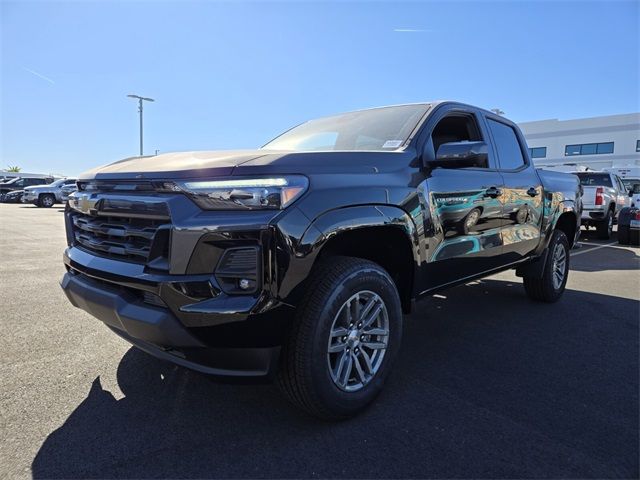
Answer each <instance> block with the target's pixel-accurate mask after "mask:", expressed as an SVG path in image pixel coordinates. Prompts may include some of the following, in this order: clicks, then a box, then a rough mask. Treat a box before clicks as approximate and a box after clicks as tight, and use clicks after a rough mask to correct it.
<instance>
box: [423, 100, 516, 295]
mask: <svg viewBox="0 0 640 480" xmlns="http://www.w3.org/2000/svg"><path fill="white" fill-rule="evenodd" d="M441 115H442V118H441V119H439V120H437V123H436V124H435V127H434V128H433V130H432V133H431V140H432V142H433V148H434V151H435V152H437V149H438V148H439V146H440V145H442V144H443V143H448V142H459V141H465V140H466V141H485V142H486V141H487V140H486V137H487V133H486V131H485V130H484V128H482V127H481V124H480V122H479V121H478V116H477V114H476V113H475V112H474V111H464V110H460V109H453V110H451V111H448V112H445V113H444V114H441ZM418 192H419V194H420V195H419V196H420V198H421V202H422V207H423V215H424V218H425V237H424V242H425V245H424V250H423V251H424V256H425V260H426V262H425V264H423V268H422V269H421V277H422V285H423V286H424V287H423V290H425V291H426V290H430V289H433V288H436V287H440V286H444V285H447V284H449V283H452V282H455V281H459V280H461V279H463V278H466V277H471V276H474V275H477V274H480V273H482V272H484V271H488V270H491V269H493V268H496V267H498V266H499V262H500V256H501V254H502V244H501V237H500V228H501V221H502V220H501V219H502V216H503V205H502V203H501V196H502V194H503V181H502V176H501V175H500V172H498V170H497V168H496V165H495V162H494V155H493V154H492V153H490V154H489V159H488V163H487V165H486V166H485V167H484V168H481V167H471V168H435V169H433V170H431V171H430V172H428V174H427V177H426V179H425V180H424V181H423V182H422V183H421V184H420V185H419V187H418Z"/></svg>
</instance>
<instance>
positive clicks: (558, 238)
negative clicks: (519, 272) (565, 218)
mask: <svg viewBox="0 0 640 480" xmlns="http://www.w3.org/2000/svg"><path fill="white" fill-rule="evenodd" d="M568 277H569V242H568V240H567V236H566V235H565V234H564V232H561V231H560V230H556V231H554V232H553V235H552V237H551V242H549V251H548V254H547V258H546V259H545V266H544V271H543V273H542V277H540V278H538V277H534V276H525V277H524V278H523V281H524V289H525V291H526V292H527V295H529V297H530V298H532V299H534V300H538V301H541V302H549V303H551V302H555V301H557V300H558V299H559V298H560V297H561V296H562V294H563V293H564V289H565V286H566V285H567V279H568Z"/></svg>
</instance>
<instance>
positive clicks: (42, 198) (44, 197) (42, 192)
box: [22, 178, 76, 208]
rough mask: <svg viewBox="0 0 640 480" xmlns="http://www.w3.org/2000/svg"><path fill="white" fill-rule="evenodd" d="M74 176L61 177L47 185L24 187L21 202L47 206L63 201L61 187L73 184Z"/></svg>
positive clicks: (74, 181)
mask: <svg viewBox="0 0 640 480" xmlns="http://www.w3.org/2000/svg"><path fill="white" fill-rule="evenodd" d="M75 183H76V179H75V178H63V179H60V180H56V181H55V182H53V183H50V184H48V185H37V186H33V187H26V188H25V189H24V195H23V196H22V203H33V204H34V205H37V206H38V207H45V208H49V207H52V206H53V205H54V204H55V203H63V202H64V199H63V198H62V187H64V186H65V185H75Z"/></svg>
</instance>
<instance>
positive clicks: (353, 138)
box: [262, 104, 429, 152]
mask: <svg viewBox="0 0 640 480" xmlns="http://www.w3.org/2000/svg"><path fill="white" fill-rule="evenodd" d="M428 109H429V105H428V104H419V105H401V106H397V107H383V108H373V109H371V110H361V111H358V112H350V113H343V114H341V115H334V116H331V117H324V118H319V119H317V120H310V121H308V122H306V123H303V124H301V125H298V126H297V127H294V128H292V129H291V130H289V131H287V132H285V133H283V134H282V135H280V136H279V137H277V138H275V139H274V140H272V141H270V142H269V143H267V144H266V145H265V146H264V147H262V148H264V149H267V150H291V151H302V152H320V151H327V150H379V151H389V150H395V149H397V148H400V147H402V146H403V145H404V144H405V142H406V141H407V139H408V138H409V135H410V134H411V132H412V131H413V129H414V128H415V127H416V126H417V125H418V123H419V122H420V119H421V118H422V117H423V116H424V114H425V113H426V111H427V110H428Z"/></svg>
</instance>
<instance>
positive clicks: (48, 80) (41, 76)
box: [22, 67, 56, 85]
mask: <svg viewBox="0 0 640 480" xmlns="http://www.w3.org/2000/svg"><path fill="white" fill-rule="evenodd" d="M22 68H23V69H25V70H26V71H27V72H29V73H30V74H32V75H35V76H36V77H40V78H41V79H43V80H46V81H47V82H49V83H52V84H54V85H55V83H56V82H54V81H53V80H51V79H50V78H49V77H45V76H44V75H42V74H41V73H38V72H34V71H33V70H31V69H29V68H27V67H22Z"/></svg>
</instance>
